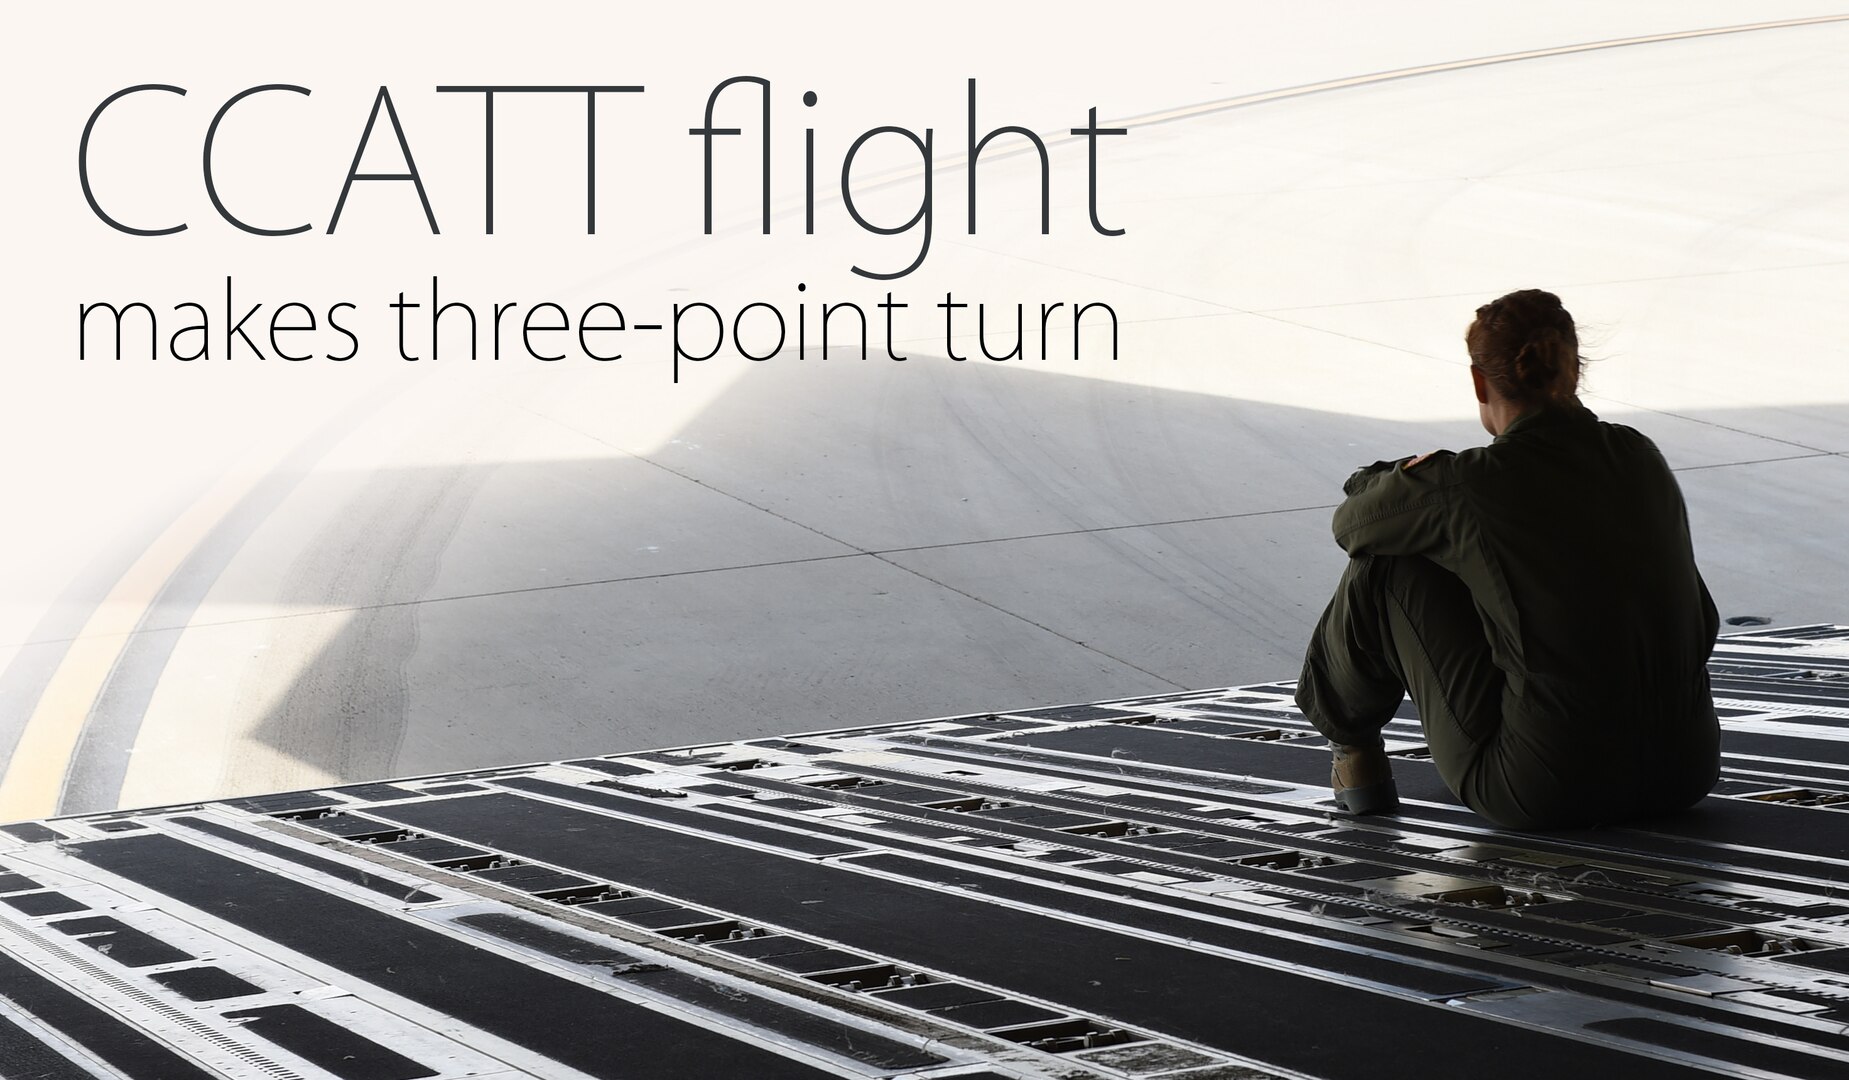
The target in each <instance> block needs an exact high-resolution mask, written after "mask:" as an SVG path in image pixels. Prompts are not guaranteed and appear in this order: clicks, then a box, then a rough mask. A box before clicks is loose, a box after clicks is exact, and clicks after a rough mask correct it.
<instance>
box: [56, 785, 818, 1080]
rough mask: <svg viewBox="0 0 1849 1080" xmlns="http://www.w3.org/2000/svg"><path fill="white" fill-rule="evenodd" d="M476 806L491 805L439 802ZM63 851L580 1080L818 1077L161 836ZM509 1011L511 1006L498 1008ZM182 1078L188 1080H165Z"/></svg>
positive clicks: (587, 989) (766, 1054)
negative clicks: (542, 1058) (587, 1078)
mask: <svg viewBox="0 0 1849 1080" xmlns="http://www.w3.org/2000/svg"><path fill="white" fill-rule="evenodd" d="M482 798H496V796H465V797H463V798H461V799H457V800H450V801H452V802H458V803H468V802H474V801H478V800H480V799H482ZM428 805H443V803H442V802H441V801H439V802H437V803H432V804H428ZM70 850H71V851H72V852H73V853H74V854H76V855H77V856H78V857H79V858H81V859H83V860H84V861H86V862H89V863H90V864H92V865H94V866H96V867H98V868H99V869H104V870H108V871H110V872H112V873H115V874H119V875H121V876H123V877H126V878H128V879H130V880H132V881H135V882H137V883H139V884H142V885H145V886H148V887H151V888H156V889H159V890H160V891H161V892H164V893H166V894H167V895H169V896H172V897H174V898H175V899H177V900H179V901H181V902H183V903H185V904H188V905H190V906H192V907H194V908H197V909H199V910H201V911H205V912H208V913H210V914H212V915H214V916H217V917H218V918H220V919H224V920H226V921H228V922H231V923H234V924H236V925H238V926H241V927H243V928H245V929H247V930H250V931H252V932H254V933H259V934H262V935H263V936H265V937H267V938H269V939H270V940H272V941H275V942H277V943H278V944H280V945H283V946H284V947H286V948H290V949H294V950H296V951H298V952H301V953H303V954H305V955H308V956H312V957H315V958H316V959H317V960H320V961H321V962H323V963H326V964H329V965H331V966H333V967H335V968H338V969H340V970H342V971H345V972H347V973H349V974H351V975H352V976H354V977H356V978H359V979H362V980H364V981H366V982H369V983H372V984H373V985H375V986H379V987H381V988H382V989H386V990H389V991H391V992H392V993H395V994H400V995H402V996H404V997H407V998H410V999H411V1000H413V1001H416V1002H418V1003H419V1004H421V1005H424V1006H426V1007H427V1008H432V1009H436V1010H438V1011H439V1012H442V1013H446V1014H448V1015H450V1016H453V1017H456V1018H457V1019H458V1020H461V1021H462V1022H464V1023H468V1024H473V1025H475V1026H477V1027H480V1028H481V1029H483V1030H484V1031H488V1032H491V1033H493V1034H495V1035H497V1036H499V1037H500V1038H502V1039H505V1040H507V1041H509V1042H512V1043H515V1044H517V1045H520V1046H524V1047H527V1048H528V1049H531V1050H533V1051H535V1052H537V1053H541V1054H544V1055H546V1056H548V1057H551V1058H553V1059H555V1060H557V1061H560V1062H562V1063H563V1064H566V1065H569V1066H571V1067H572V1068H576V1069H579V1070H582V1071H583V1072H586V1073H588V1074H590V1075H592V1076H596V1077H607V1078H609V1080H619V1078H621V1080H629V1078H637V1077H660V1078H663V1080H667V1078H677V1077H685V1076H692V1075H733V1076H757V1077H764V1078H766V1080H772V1078H781V1077H792V1078H794V1077H819V1076H823V1075H826V1074H824V1073H822V1072H820V1071H818V1070H816V1069H813V1068H810V1067H808V1066H805V1065H802V1064H800V1063H797V1062H795V1061H792V1060H790V1059H788V1058H784V1057H781V1056H779V1055H776V1054H771V1053H769V1052H767V1051H764V1050H761V1049H758V1048H757V1047H754V1046H750V1045H747V1044H744V1043H740V1042H737V1041H735V1040H732V1039H728V1038H726V1037H724V1036H723V1035H720V1034H717V1033H712V1032H707V1031H703V1030H701V1029H699V1028H696V1027H693V1026H692V1025H689V1024H684V1023H680V1022H678V1021H675V1020H672V1019H669V1018H668V1017H666V1016H663V1015H662V1014H660V1013H656V1012H653V1011H651V1010H648V1009H643V1008H640V1007H638V1006H635V1005H631V1004H629V1003H627V1002H624V1001H621V1000H619V999H617V998H613V997H611V996H610V995H608V994H603V993H599V992H598V991H596V990H593V989H591V988H590V987H587V986H583V985H581V984H578V983H575V982H571V981H569V980H566V979H562V978H559V977H556V976H552V975H549V974H546V973H543V972H540V971H538V970H536V969H534V968H531V967H529V966H527V965H525V964H522V963H520V962H519V961H516V960H511V959H508V958H505V957H502V956H500V955H498V954H495V953H489V952H486V951H484V950H481V949H478V948H474V947H472V946H470V945H467V944H464V943H462V942H459V941H456V940H454V939H452V938H449V937H446V936H444V935H442V934H439V933H436V932H434V931H431V930H425V929H421V928H419V927H416V926H414V925H412V924H410V923H408V922H406V921H404V920H402V919H399V918H394V917H393V916H391V915H387V914H385V913H383V912H380V911H376V910H373V909H371V908H367V907H362V906H361V905H359V904H357V903H354V902H352V901H349V900H345V899H340V898H336V897H334V896H333V895H332V894H329V893H325V892H321V891H320V890H317V889H314V888H311V887H309V886H307V885H302V884H299V883H297V882H294V881H291V880H289V879H287V878H283V877H281V876H278V875H276V874H272V873H270V872H268V871H265V870H260V869H258V868H256V867H254V866H251V865H250V864H248V863H242V862H238V861H235V860H233V859H230V858H227V857H225V856H222V855H219V854H216V853H214V852H208V851H206V850H204V849H202V848H197V847H194V846H192V845H190V844H186V843H183V842H182V841H179V840H176V839H173V838H171V837H167V836H150V835H138V836H129V837H123V838H120V839H111V840H107V841H93V842H90V843H84V844H76V845H72V847H71V849H70ZM515 1002H517V1003H519V1007H517V1008H514V1007H510V1004H511V1003H515ZM140 1075H155V1074H151V1073H142V1074H140ZM182 1075H191V1074H180V1073H176V1074H175V1076H176V1078H177V1077H179V1076H182Z"/></svg>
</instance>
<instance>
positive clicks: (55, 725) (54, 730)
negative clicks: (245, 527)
mask: <svg viewBox="0 0 1849 1080" xmlns="http://www.w3.org/2000/svg"><path fill="white" fill-rule="evenodd" d="M260 475H261V474H260V473H255V474H253V473H252V472H249V471H246V470H240V471H239V472H238V473H236V474H228V475H226V476H224V477H221V478H220V479H219V480H218V482H217V483H215V484H214V485H213V486H212V487H211V488H210V489H209V490H208V491H207V492H206V493H205V494H204V495H202V496H200V498H199V499H198V500H197V501H196V502H194V503H193V505H192V506H190V507H188V508H187V509H186V511H185V512H184V513H182V514H181V515H180V516H179V517H178V518H175V519H174V521H173V523H172V524H171V525H169V526H167V528H166V530H165V531H163V532H162V533H161V534H160V536H159V537H157V538H156V539H155V541H154V543H152V544H150V545H148V548H147V550H146V551H144V552H142V553H141V557H140V558H138V559H136V560H135V562H134V565H132V566H130V567H129V568H128V570H127V572H125V573H124V574H123V575H122V577H121V578H120V579H118V580H117V581H116V584H115V587H114V588H112V589H111V590H110V592H109V595H108V596H107V597H105V598H104V600H103V602H102V603H101V604H99V605H97V608H96V610H95V611H94V612H92V613H91V615H90V618H89V621H87V622H85V623H84V626H83V631H82V632H81V633H79V634H78V635H77V637H76V639H75V640H73V641H72V642H71V644H70V647H69V648H68V649H67V650H66V651H65V654H64V659H63V660H62V661H60V662H59V664H58V669H57V670H56V671H55V672H53V673H52V676H51V679H50V680H49V681H48V682H47V683H46V684H45V690H44V693H42V694H40V695H39V699H38V704H37V705H36V706H35V707H34V708H33V710H32V716H31V718H30V719H28V720H27V721H26V726H25V730H23V731H22V732H21V733H20V736H19V744H18V746H16V747H15V748H14V750H13V756H12V757H11V758H9V759H8V760H7V763H6V774H5V777H4V778H0V821H20V820H24V819H28V818H40V817H49V816H51V815H53V814H56V813H57V812H58V800H59V797H60V795H61V794H62V793H63V790H64V778H65V774H66V773H67V772H68V771H69V769H70V764H71V758H72V756H73V755H74V754H75V752H76V750H77V741H78V739H79V738H80V737H81V736H82V734H83V726H84V721H85V720H87V719H88V718H89V716H90V710H91V708H92V707H93V706H94V705H95V704H96V698H97V695H99V694H100V693H102V690H103V686H104V685H105V684H106V683H107V682H108V680H109V675H110V673H111V672H112V671H114V670H115V665H116V660H117V659H118V658H119V657H120V656H121V655H122V650H123V649H124V648H125V647H126V646H127V645H128V642H129V640H130V638H131V636H132V635H133V633H134V630H135V627H136V626H138V625H139V624H140V622H141V618H142V616H143V615H144V614H145V613H146V612H147V610H148V607H149V605H151V604H152V603H153V602H154V599H155V597H157V596H159V595H160V590H161V588H162V586H164V585H166V583H167V581H168V579H169V578H171V577H172V576H173V572H174V571H175V570H177V569H178V568H179V566H180V563H181V562H183V561H184V560H185V559H186V557H187V555H189V554H190V553H191V552H192V551H193V549H194V548H195V547H197V546H198V544H199V541H200V540H202V539H204V538H205V535H206V534H207V533H208V532H210V531H211V530H212V528H213V526H215V525H217V524H218V523H219V521H221V520H223V518H224V516H225V515H226V514H227V513H228V512H229V511H230V510H231V508H232V507H233V506H235V505H237V502H238V500H239V499H242V498H243V497H244V495H245V494H246V493H247V492H249V490H250V489H251V487H252V486H254V484H255V483H256V480H257V478H258V476H260Z"/></svg>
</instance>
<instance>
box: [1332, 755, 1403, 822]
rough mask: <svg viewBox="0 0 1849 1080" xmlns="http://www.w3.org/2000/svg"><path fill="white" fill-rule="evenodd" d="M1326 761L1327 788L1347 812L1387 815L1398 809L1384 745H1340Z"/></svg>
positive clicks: (1397, 800)
mask: <svg viewBox="0 0 1849 1080" xmlns="http://www.w3.org/2000/svg"><path fill="white" fill-rule="evenodd" d="M1329 748H1330V749H1331V750H1333V751H1334V752H1335V756H1334V758H1333V760H1332V761H1331V762H1330V764H1329V787H1330V789H1331V790H1332V791H1334V793H1335V801H1336V802H1337V803H1339V804H1341V806H1342V808H1343V809H1345V810H1347V811H1348V812H1349V813H1351V814H1391V813H1392V812H1394V811H1395V810H1398V809H1399V808H1400V793H1399V789H1398V788H1396V787H1394V785H1393V766H1392V765H1391V764H1390V763H1389V762H1388V760H1387V751H1386V748H1385V747H1384V746H1380V745H1378V744H1377V745H1374V746H1341V745H1339V744H1336V743H1330V744H1329Z"/></svg>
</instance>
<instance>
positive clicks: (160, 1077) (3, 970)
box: [0, 950, 213, 1080]
mask: <svg viewBox="0 0 1849 1080" xmlns="http://www.w3.org/2000/svg"><path fill="white" fill-rule="evenodd" d="M0 994H4V996H5V997H6V999H7V1000H8V1001H10V1002H11V1003H12V1004H13V1005H15V1006H16V1007H18V1008H20V1009H23V1010H25V1011H26V1012H28V1013H31V1014H32V1015H33V1016H34V1017H36V1018H38V1020H39V1021H40V1022H41V1023H43V1024H44V1025H45V1026H46V1027H49V1028H51V1029H53V1030H55V1031H57V1032H58V1033H59V1034H61V1035H63V1036H64V1037H65V1038H67V1039H69V1040H70V1041H71V1042H73V1043H76V1044H77V1045H78V1046H81V1047H83V1048H84V1049H85V1050H86V1051H88V1052H90V1053H91V1054H94V1055H95V1056H96V1057H98V1058H101V1059H102V1060H103V1061H105V1062H108V1063H109V1064H110V1065H111V1066H113V1067H115V1068H117V1069H120V1070H121V1071H122V1072H124V1073H126V1074H128V1075H129V1076H133V1077H148V1078H149V1080H213V1078H212V1076H211V1074H209V1073H207V1072H206V1071H205V1070H203V1069H201V1068H199V1067H198V1066H196V1065H192V1064H190V1063H188V1062H187V1061H186V1060H184V1059H183V1058H181V1057H180V1056H179V1055H178V1054H175V1053H174V1052H173V1051H172V1050H170V1049H168V1048H167V1047H165V1046H163V1045H161V1044H160V1043H159V1042H156V1041H155V1040H154V1039H153V1038H152V1037H150V1036H149V1035H147V1034H146V1033H144V1032H142V1031H140V1030H138V1029H137V1028H135V1027H133V1026H131V1025H130V1024H129V1023H127V1022H126V1021H124V1020H122V1019H121V1018H119V1017H117V1016H115V1015H114V1014H113V1013H109V1012H106V1011H104V1010H103V1009H101V1008H99V1007H97V1006H96V1005H93V1004H91V1003H90V1002H88V1001H85V1000H84V999H83V998H81V997H79V996H78V995H76V994H74V993H72V992H70V991H69V990H66V989H64V988H63V987H62V986H60V985H58V984H57V983H55V982H53V981H51V980H50V979H48V978H46V977H45V976H43V975H41V974H39V973H38V972H36V971H34V970H33V969H32V968H29V967H27V966H26V965H25V964H24V963H21V962H20V961H19V960H17V959H15V958H13V957H12V956H9V955H7V953H6V952H5V951H4V950H0ZM54 1075H55V1074H54Z"/></svg>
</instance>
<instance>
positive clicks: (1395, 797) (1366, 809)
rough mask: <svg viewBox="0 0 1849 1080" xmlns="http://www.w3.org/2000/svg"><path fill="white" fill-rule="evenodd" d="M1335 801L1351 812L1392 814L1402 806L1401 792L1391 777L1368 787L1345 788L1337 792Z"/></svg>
mask: <svg viewBox="0 0 1849 1080" xmlns="http://www.w3.org/2000/svg"><path fill="white" fill-rule="evenodd" d="M1335 801H1336V802H1338V803H1340V804H1341V805H1342V808H1343V809H1344V810H1347V811H1348V812H1349V813H1351V814H1390V813H1392V812H1393V811H1395V810H1398V809H1399V808H1400V792H1399V788H1397V787H1395V786H1394V783H1393V780H1392V778H1391V777H1389V778H1388V779H1386V780H1382V781H1381V782H1380V783H1378V784H1369V785H1367V786H1366V787H1352V788H1343V789H1342V790H1340V791H1338V792H1336V793H1335Z"/></svg>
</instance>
